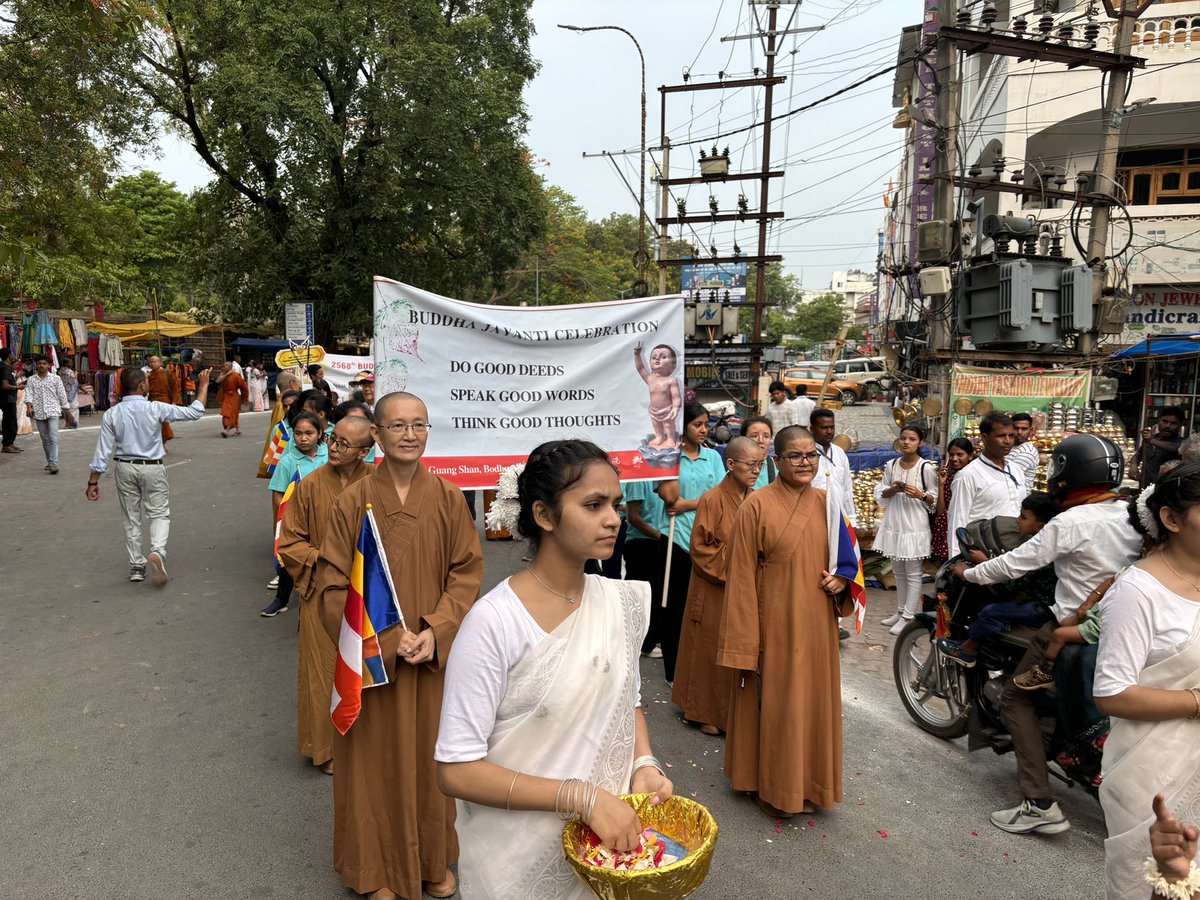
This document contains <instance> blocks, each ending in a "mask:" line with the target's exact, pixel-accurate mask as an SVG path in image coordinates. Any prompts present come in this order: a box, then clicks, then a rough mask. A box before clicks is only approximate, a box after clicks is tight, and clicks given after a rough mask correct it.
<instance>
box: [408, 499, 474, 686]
mask: <svg viewBox="0 0 1200 900" xmlns="http://www.w3.org/2000/svg"><path fill="white" fill-rule="evenodd" d="M441 499H442V502H443V503H444V504H445V505H446V507H447V509H448V511H447V513H446V515H447V519H448V523H447V524H448V526H449V534H448V535H447V536H446V548H447V551H448V560H447V561H448V563H449V567H448V569H447V572H446V586H445V588H444V589H443V590H442V596H441V597H439V598H438V602H437V605H436V606H435V607H434V609H433V612H431V613H426V614H425V615H424V616H422V617H421V624H422V625H424V626H427V627H429V628H432V629H433V636H434V640H435V641H436V643H437V646H436V649H435V650H434V653H433V659H431V660H430V661H429V662H428V663H426V666H428V667H429V668H430V669H432V670H433V671H435V672H436V671H439V670H440V669H442V668H443V667H444V666H445V665H446V660H447V659H449V658H450V645H451V644H452V643H453V642H454V638H455V636H457V634H458V626H459V625H461V624H462V620H463V617H464V616H466V614H467V611H468V610H469V609H470V608H471V606H472V604H474V603H475V601H476V600H478V599H479V586H480V584H481V582H482V581H483V549H482V548H481V547H480V545H479V531H478V530H477V529H476V527H475V521H474V520H473V519H472V518H471V515H470V512H469V511H468V509H467V504H465V503H463V502H462V499H461V494H460V493H459V491H458V490H457V489H456V488H455V489H453V490H452V491H446V492H445V493H443V494H442V497H441Z"/></svg>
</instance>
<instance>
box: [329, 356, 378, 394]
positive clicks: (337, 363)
mask: <svg viewBox="0 0 1200 900" xmlns="http://www.w3.org/2000/svg"><path fill="white" fill-rule="evenodd" d="M373 365H374V362H373V361H372V359H371V357H369V356H338V355H335V354H332V353H327V354H326V355H325V358H324V359H323V360H321V368H322V369H324V370H325V380H326V381H328V382H329V386H330V387H331V388H333V392H334V393H335V394H337V395H338V402H339V403H340V402H342V401H343V400H349V399H350V395H351V394H353V393H354V392H355V391H356V390H357V388H352V387H350V382H351V380H352V379H353V378H354V377H355V376H356V375H358V373H359V372H362V371H363V370H364V369H370V368H371V367H372V366H373Z"/></svg>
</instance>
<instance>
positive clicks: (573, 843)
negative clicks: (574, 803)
mask: <svg viewBox="0 0 1200 900" xmlns="http://www.w3.org/2000/svg"><path fill="white" fill-rule="evenodd" d="M651 797H652V795H651V794H626V795H625V796H623V797H622V798H621V799H622V800H624V801H625V802H626V803H628V804H629V805H630V806H632V807H633V810H634V812H636V813H637V815H638V819H639V820H640V821H641V823H642V828H653V829H654V830H655V831H657V832H658V833H659V834H662V835H665V836H666V837H669V838H670V839H671V840H673V841H676V842H677V843H679V844H681V845H682V846H684V847H685V848H687V850H688V855H687V856H686V857H684V858H683V859H681V860H679V862H674V863H671V864H670V865H667V866H663V867H662V868H660V869H642V870H640V871H636V872H630V871H624V870H616V869H601V868H598V867H596V866H593V865H589V864H588V863H586V862H584V861H583V858H582V856H581V851H582V850H583V848H584V846H585V844H584V836H585V835H586V833H587V832H588V831H589V830H590V829H589V828H588V826H587V825H585V824H584V823H582V822H571V823H570V824H568V825H567V827H566V828H564V829H563V854H564V855H565V856H566V857H567V862H568V863H570V865H571V868H572V869H574V870H575V874H576V875H578V876H579V880H580V881H582V882H583V883H584V884H586V885H587V886H588V889H589V890H591V892H592V893H593V894H595V895H596V896H597V897H600V898H602V900H643V898H652V897H653V898H662V900H667V898H673V897H686V896H688V895H689V894H691V893H692V892H693V891H695V890H696V889H697V888H698V887H700V885H701V884H703V883H704V879H705V878H706V877H707V876H708V867H709V865H710V864H711V863H712V857H713V850H714V849H715V848H716V846H717V821H716V819H714V818H713V817H712V813H710V812H709V811H708V810H707V809H705V808H704V807H703V806H701V805H700V804H699V803H697V802H696V801H695V800H689V799H688V798H686V797H671V798H670V799H668V800H667V801H666V802H665V803H663V804H662V805H660V806H651V805H650V799H651Z"/></svg>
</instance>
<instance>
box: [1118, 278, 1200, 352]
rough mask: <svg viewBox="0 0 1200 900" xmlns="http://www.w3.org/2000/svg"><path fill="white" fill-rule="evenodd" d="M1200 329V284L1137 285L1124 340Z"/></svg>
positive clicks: (1123, 336) (1133, 342)
mask: <svg viewBox="0 0 1200 900" xmlns="http://www.w3.org/2000/svg"><path fill="white" fill-rule="evenodd" d="M1192 331H1200V285H1196V284H1180V285H1174V286H1171V287H1161V286H1152V287H1145V288H1141V287H1137V288H1134V293H1133V298H1132V299H1131V300H1130V301H1129V310H1128V312H1127V313H1126V316H1125V331H1124V332H1123V333H1122V335H1121V343H1123V344H1136V343H1137V342H1138V341H1143V340H1145V339H1146V338H1147V337H1148V336H1149V335H1155V334H1175V333H1177V332H1192Z"/></svg>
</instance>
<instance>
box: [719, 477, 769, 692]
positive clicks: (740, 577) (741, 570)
mask: <svg viewBox="0 0 1200 900" xmlns="http://www.w3.org/2000/svg"><path fill="white" fill-rule="evenodd" d="M757 500H761V498H760V497H752V498H751V499H750V500H747V501H746V502H745V503H743V504H742V508H741V509H740V510H738V514H737V519H736V520H735V521H734V524H733V534H732V536H731V537H730V540H729V548H728V550H727V553H728V557H729V573H728V575H727V580H726V582H725V609H724V611H723V613H722V616H721V634H720V637H719V638H718V641H717V665H719V666H725V667H726V668H730V669H742V670H744V671H747V672H755V671H757V670H758V660H759V654H760V653H761V650H762V644H761V639H762V637H761V634H760V626H759V618H760V616H759V599H758V544H759V529H760V525H759V523H760V520H761V518H762V509H761V507H760V503H758V502H755V501H757Z"/></svg>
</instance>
